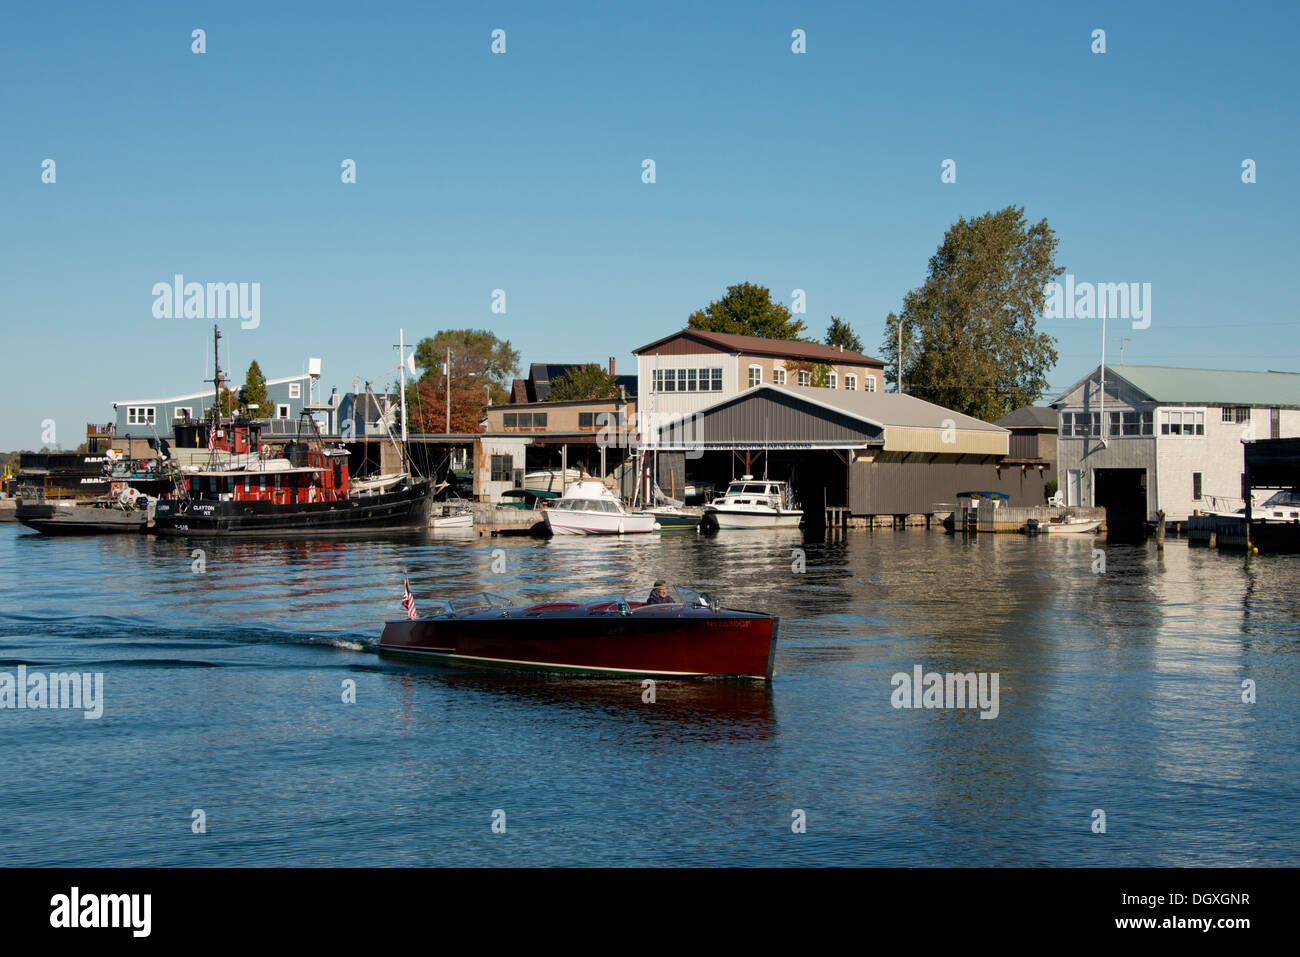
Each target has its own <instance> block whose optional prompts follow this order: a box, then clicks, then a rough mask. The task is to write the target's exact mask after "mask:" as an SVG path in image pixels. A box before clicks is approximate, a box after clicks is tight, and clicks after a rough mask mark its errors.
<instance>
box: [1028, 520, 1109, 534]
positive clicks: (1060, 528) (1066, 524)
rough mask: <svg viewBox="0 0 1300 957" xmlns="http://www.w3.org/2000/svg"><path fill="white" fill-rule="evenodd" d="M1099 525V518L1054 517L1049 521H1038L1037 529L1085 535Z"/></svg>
mask: <svg viewBox="0 0 1300 957" xmlns="http://www.w3.org/2000/svg"><path fill="white" fill-rule="evenodd" d="M1099 525H1101V519H1098V518H1062V519H1055V518H1054V519H1052V520H1051V521H1050V522H1041V523H1039V526H1038V530H1039V531H1040V532H1051V533H1052V534H1053V535H1086V534H1088V533H1089V532H1095V531H1097V527H1098V526H1099Z"/></svg>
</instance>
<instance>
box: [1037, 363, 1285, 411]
mask: <svg viewBox="0 0 1300 957" xmlns="http://www.w3.org/2000/svg"><path fill="white" fill-rule="evenodd" d="M1106 373H1107V376H1109V375H1110V374H1111V373H1114V374H1115V375H1118V376H1119V377H1120V378H1122V379H1124V380H1125V381H1126V382H1129V383H1131V384H1132V385H1133V387H1134V388H1136V389H1138V390H1139V391H1140V392H1143V393H1145V394H1146V395H1147V396H1149V397H1150V398H1151V399H1152V400H1153V401H1155V402H1186V403H1193V404H1199V403H1204V404H1209V405H1300V373H1295V372H1253V371H1249V370H1245V369H1180V368H1175V367H1173V366H1129V365H1107V366H1106ZM1096 374H1097V370H1096V369H1094V370H1093V371H1092V372H1091V373H1089V375H1088V376H1086V377H1085V378H1084V379H1080V380H1079V382H1078V383H1075V384H1074V385H1073V386H1071V387H1070V388H1069V389H1066V390H1065V392H1062V393H1061V394H1060V395H1059V396H1057V397H1056V398H1055V399H1054V400H1052V401H1053V404H1055V403H1057V402H1060V401H1061V400H1062V399H1064V398H1065V396H1067V395H1069V394H1070V393H1071V392H1073V391H1074V390H1075V389H1077V388H1078V387H1079V384H1080V383H1082V382H1085V381H1087V379H1090V378H1093V377H1094V376H1096Z"/></svg>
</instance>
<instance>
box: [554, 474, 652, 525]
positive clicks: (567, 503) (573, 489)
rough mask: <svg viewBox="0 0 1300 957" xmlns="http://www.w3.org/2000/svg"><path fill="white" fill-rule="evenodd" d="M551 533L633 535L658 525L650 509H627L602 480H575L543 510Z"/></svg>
mask: <svg viewBox="0 0 1300 957" xmlns="http://www.w3.org/2000/svg"><path fill="white" fill-rule="evenodd" d="M542 514H543V515H544V516H545V518H546V525H547V527H548V528H550V530H551V534H552V535H632V534H636V533H642V532H653V531H655V530H656V529H657V528H658V527H659V526H658V524H657V523H656V522H655V517H654V515H653V514H651V513H650V512H629V511H628V510H627V509H625V508H624V507H623V503H622V502H621V501H619V499H618V497H617V496H616V495H615V494H614V493H613V492H611V491H610V490H609V489H607V488H606V487H605V486H604V484H602V483H601V482H592V481H587V482H574V483H573V484H572V485H570V486H569V487H568V488H566V489H565V490H564V494H563V495H562V496H560V497H559V498H558V499H555V502H554V504H553V505H551V506H550V507H549V508H547V509H545V510H544V511H543V513H542Z"/></svg>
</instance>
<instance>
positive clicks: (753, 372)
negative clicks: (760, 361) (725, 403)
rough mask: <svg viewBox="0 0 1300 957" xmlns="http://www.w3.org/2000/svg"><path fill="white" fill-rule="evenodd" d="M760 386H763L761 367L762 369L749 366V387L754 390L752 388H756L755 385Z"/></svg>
mask: <svg viewBox="0 0 1300 957" xmlns="http://www.w3.org/2000/svg"><path fill="white" fill-rule="evenodd" d="M762 384H763V367H762V366H750V367H749V387H750V388H751V389H752V388H754V386H756V385H762Z"/></svg>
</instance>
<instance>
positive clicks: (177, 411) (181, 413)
mask: <svg viewBox="0 0 1300 957" xmlns="http://www.w3.org/2000/svg"><path fill="white" fill-rule="evenodd" d="M192 418H194V406H192V405H178V406H176V408H174V409H172V421H174V422H185V421H188V420H189V419H192Z"/></svg>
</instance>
